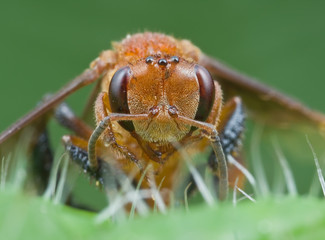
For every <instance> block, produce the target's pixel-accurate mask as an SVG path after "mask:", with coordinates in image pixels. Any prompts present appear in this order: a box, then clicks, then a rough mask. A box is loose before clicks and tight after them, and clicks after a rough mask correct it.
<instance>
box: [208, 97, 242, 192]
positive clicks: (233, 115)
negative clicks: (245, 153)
mask: <svg viewBox="0 0 325 240" xmlns="http://www.w3.org/2000/svg"><path fill="white" fill-rule="evenodd" d="M244 123H245V112H244V108H243V104H242V101H241V99H240V98H239V97H234V98H232V99H230V100H229V101H228V102H227V103H226V104H225V106H224V107H223V109H222V112H221V116H220V123H219V125H218V132H219V134H220V135H219V136H220V140H221V145H222V148H223V152H224V154H225V156H226V158H228V156H232V157H233V158H235V159H236V160H238V161H239V162H241V163H242V159H241V155H240V153H241V147H242V135H243V132H244V129H245V127H244ZM214 159H215V154H214V152H212V153H211V155H210V157H209V164H213V161H214ZM228 168H229V169H228V173H229V184H230V186H232V187H234V186H233V185H234V183H235V181H236V178H238V179H239V181H238V182H237V184H238V186H242V185H243V180H244V176H243V174H242V173H241V172H240V171H239V170H238V169H237V168H235V167H234V166H233V165H230V166H228Z"/></svg>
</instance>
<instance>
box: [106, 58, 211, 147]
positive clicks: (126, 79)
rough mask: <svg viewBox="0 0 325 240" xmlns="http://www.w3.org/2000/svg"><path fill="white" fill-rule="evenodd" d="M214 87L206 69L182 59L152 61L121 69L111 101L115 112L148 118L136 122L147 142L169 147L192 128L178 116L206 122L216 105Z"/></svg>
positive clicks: (111, 94) (111, 90)
mask: <svg viewBox="0 0 325 240" xmlns="http://www.w3.org/2000/svg"><path fill="white" fill-rule="evenodd" d="M214 95H215V90H214V83H213V80H212V78H211V76H210V74H209V73H208V72H207V70H205V69H204V68H203V67H201V66H199V65H196V64H193V63H189V62H187V61H186V60H184V59H180V58H179V57H176V56H174V57H152V56H149V57H147V58H146V59H144V60H142V61H139V62H138V63H137V64H135V65H132V66H126V67H123V68H121V69H119V70H118V71H117V72H116V73H115V74H114V76H113V77H112V80H111V83H110V87H109V100H110V105H111V107H112V110H113V112H119V113H130V114H149V117H148V119H147V120H141V121H133V126H130V125H128V126H127V125H126V124H124V125H123V124H121V125H122V126H123V127H124V128H126V129H127V130H129V131H133V130H135V132H136V133H137V134H138V135H140V136H141V137H142V138H143V139H144V140H146V141H149V142H158V143H167V142H172V141H177V140H180V139H182V138H183V137H184V136H185V135H186V134H187V133H188V132H189V131H190V128H191V126H189V125H186V124H183V123H180V122H178V121H177V117H178V116H180V115H181V116H183V117H187V118H190V119H196V120H200V121H204V120H205V119H206V118H207V117H208V115H209V113H210V111H211V108H212V105H213V102H214V97H215V96H214Z"/></svg>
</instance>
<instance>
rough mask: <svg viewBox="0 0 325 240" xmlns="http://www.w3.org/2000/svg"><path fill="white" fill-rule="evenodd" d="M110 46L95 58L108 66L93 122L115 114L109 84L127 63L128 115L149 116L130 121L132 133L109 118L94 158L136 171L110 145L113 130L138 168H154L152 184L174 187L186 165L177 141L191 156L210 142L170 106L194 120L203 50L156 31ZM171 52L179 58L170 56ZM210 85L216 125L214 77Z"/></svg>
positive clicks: (218, 97) (218, 102)
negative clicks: (182, 168)
mask: <svg viewBox="0 0 325 240" xmlns="http://www.w3.org/2000/svg"><path fill="white" fill-rule="evenodd" d="M113 46H114V50H108V51H104V52H103V53H102V54H101V55H100V57H99V58H100V60H101V61H103V62H109V64H110V68H109V71H108V72H107V73H106V75H105V76H104V78H103V79H102V82H101V93H100V94H99V96H98V97H97V100H96V103H95V114H96V120H97V125H98V124H99V123H100V122H101V121H102V120H103V119H104V118H105V117H106V116H108V115H110V114H111V113H112V112H114V111H112V106H111V104H110V101H109V97H110V92H109V88H110V85H111V80H112V79H113V76H114V74H115V73H116V72H117V70H119V69H121V68H123V67H125V66H128V67H129V69H130V72H131V73H130V75H131V76H130V78H129V80H128V84H127V88H126V89H125V91H126V93H127V96H126V98H127V105H128V108H129V113H130V114H149V116H150V117H148V118H147V119H145V120H133V121H132V122H133V125H134V131H131V132H130V131H127V130H125V129H124V128H123V127H122V126H121V124H120V123H118V122H116V121H115V122H112V129H107V130H106V131H105V132H104V134H102V135H101V137H100V139H99V141H98V142H97V153H98V156H99V157H100V158H102V159H105V160H106V161H109V162H110V163H111V164H117V165H118V167H119V168H121V169H123V170H124V171H125V172H126V173H132V172H134V171H135V169H137V166H136V164H133V163H132V162H131V161H130V160H129V159H128V158H127V157H125V154H123V153H121V150H120V149H118V148H116V147H115V145H112V144H110V141H111V132H113V133H114V135H115V139H116V143H117V144H118V145H119V146H122V147H125V148H127V151H130V152H132V153H133V154H134V155H135V156H136V158H137V159H139V161H140V163H141V165H142V166H147V165H148V164H151V165H152V166H153V175H154V178H155V182H156V184H157V185H161V189H162V190H163V191H165V192H166V190H167V192H169V191H173V190H174V188H175V187H176V185H177V183H178V181H177V177H178V175H179V170H180V168H181V166H182V165H183V164H184V161H183V160H184V159H183V157H184V156H182V155H181V153H180V151H178V150H177V148H176V147H175V143H176V142H177V143H179V144H180V146H181V147H182V148H184V149H185V150H186V151H187V153H188V154H189V156H193V155H194V154H197V153H201V152H204V151H206V150H207V148H208V147H209V140H208V139H206V138H204V136H203V135H202V134H200V131H199V130H195V129H193V128H192V127H191V126H190V125H189V124H186V123H182V122H177V121H176V120H175V118H174V117H173V114H171V113H170V108H171V106H172V107H174V108H175V109H177V116H178V115H179V116H184V117H186V118H189V119H194V118H195V116H196V114H197V111H198V105H199V101H200V86H199V82H198V79H197V76H196V75H195V66H196V65H197V62H198V60H199V58H200V54H201V52H200V50H199V49H198V48H197V47H195V46H194V45H192V44H191V43H190V42H189V41H187V40H176V39H174V38H173V37H170V36H166V35H163V34H157V33H144V34H135V35H133V36H127V37H126V38H125V39H124V40H123V41H121V42H119V43H113ZM175 56H176V57H177V61H175V58H173V57H175ZM148 57H150V59H149V60H150V61H149V60H148ZM161 59H163V60H164V61H165V60H166V62H162V61H160V60H161ZM159 61H160V62H159ZM213 87H214V88H215V91H214V96H213V99H211V102H212V108H211V110H210V111H209V112H208V114H207V116H206V120H205V122H206V123H209V124H212V125H214V126H215V127H216V128H218V125H219V120H221V119H222V117H221V116H220V115H221V109H222V92H221V89H220V86H219V84H218V83H217V82H216V81H214V84H213ZM153 115H154V116H153ZM224 120H227V119H224ZM155 153H159V154H155ZM112 156H113V157H112ZM238 174H239V173H238V172H237V171H234V170H233V171H232V174H230V181H231V182H234V178H235V176H234V175H236V176H237V175H238ZM139 176H140V175H139ZM139 176H138V177H137V178H139ZM147 184H148V182H146V181H145V182H144V183H143V184H142V185H143V187H146V186H147ZM167 198H168V197H167Z"/></svg>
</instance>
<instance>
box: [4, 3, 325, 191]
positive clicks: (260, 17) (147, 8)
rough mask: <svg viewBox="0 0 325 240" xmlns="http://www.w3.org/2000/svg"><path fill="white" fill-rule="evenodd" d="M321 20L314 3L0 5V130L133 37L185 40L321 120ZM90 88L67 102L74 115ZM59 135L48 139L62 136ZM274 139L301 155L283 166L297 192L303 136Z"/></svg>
mask: <svg viewBox="0 0 325 240" xmlns="http://www.w3.org/2000/svg"><path fill="white" fill-rule="evenodd" d="M324 12H325V1H316V0H315V1H297V0H295V1H294V0H286V1H283V0H277V1H260V0H246V1H229V0H223V1H193V0H188V1H169V0H165V1H149V0H145V1H104V0H92V1H90V0H89V1H86V0H79V1H67V0H65V1H63V0H56V1H41V0H29V1H23V0H21V1H18V0H12V1H1V3H0V25H1V28H0V29H1V32H0V33H1V37H0V42H1V44H0V79H1V80H0V83H1V84H0V90H1V94H0V109H1V118H0V131H2V130H4V129H5V128H6V127H8V126H9V125H10V124H11V123H13V122H14V121H15V120H17V119H18V118H19V117H20V116H22V115H23V114H25V113H26V112H27V111H28V110H30V109H32V108H33V107H34V106H35V105H36V104H37V103H38V102H39V101H40V100H41V99H42V97H44V95H45V94H47V93H53V92H55V91H57V90H58V89H60V87H61V86H63V85H64V84H65V83H67V82H68V81H69V80H70V79H72V78H73V77H75V76H76V75H78V74H80V73H81V72H82V71H83V70H84V69H85V68H87V67H88V65H89V63H90V62H91V61H92V60H93V59H94V58H96V57H97V56H98V54H99V53H100V52H101V51H102V50H104V49H109V48H111V41H119V40H121V39H122V38H124V37H125V36H126V34H129V33H136V32H143V31H159V32H163V33H167V34H171V35H174V36H175V37H177V38H185V39H190V40H191V41H192V42H193V43H194V44H196V45H197V46H199V47H200V48H201V49H202V50H203V51H204V52H205V53H207V54H209V55H211V56H215V57H217V58H219V59H221V60H223V61H224V62H226V63H228V64H229V65H231V66H233V67H234V68H235V69H238V70H240V71H242V72H245V73H247V74H248V75H251V76H254V77H256V78H258V79H260V80H261V81H264V82H265V83H267V84H268V85H271V86H274V87H276V88H278V89H280V90H281V91H282V92H285V93H287V94H288V95H290V96H293V97H295V98H297V99H299V100H301V101H303V102H304V103H306V104H307V105H308V106H310V107H312V108H314V109H318V110H320V111H323V112H325V103H324V101H323V99H324V97H323V96H324V94H323V92H324V90H323V88H324V86H325V64H324V63H325V61H324V59H325V14H324ZM90 88H91V87H87V88H86V89H83V90H81V91H79V92H77V93H76V94H74V95H73V96H72V97H71V98H69V100H68V102H69V103H70V105H71V106H72V108H73V109H75V110H76V111H77V112H80V111H81V110H82V108H83V106H84V103H85V102H86V99H87V98H88V94H89V93H88V92H89V90H90ZM60 131H62V132H60ZM60 131H56V132H55V134H57V135H59V136H61V135H62V134H64V133H66V131H64V130H60ZM282 135H283V136H282V140H281V141H282V143H283V142H285V143H291V144H287V145H289V151H291V152H296V150H297V148H299V150H300V152H299V151H298V152H299V153H298V155H299V154H300V153H301V152H303V153H304V154H305V155H303V156H302V157H300V158H303V160H302V161H300V160H299V159H298V160H297V159H295V160H296V161H298V162H299V161H300V163H299V164H297V163H292V164H291V166H294V167H295V168H296V169H294V170H295V172H297V174H299V176H308V177H307V179H306V178H305V177H300V178H298V179H297V181H298V182H297V184H298V185H299V186H304V187H303V188H304V192H305V191H306V189H307V188H309V186H310V181H311V176H312V174H313V173H314V172H315V169H314V164H313V161H312V155H311V152H310V150H309V148H308V145H307V144H306V141H305V138H304V135H302V136H300V138H299V139H298V140H299V141H300V143H299V145H297V144H296V143H295V142H294V141H293V140H296V139H295V138H294V137H292V135H290V134H288V133H282ZM246 138H247V139H248V140H249V139H250V133H247V134H246ZM299 141H298V142H299ZM56 142H57V143H58V142H59V141H56ZM246 142H248V145H249V146H248V147H247V148H251V146H252V144H251V143H250V141H246ZM246 142H245V144H246ZM258 143H259V142H258ZM282 143H281V144H282ZM301 143H302V145H303V148H300V146H301ZM270 144H272V143H270V140H269V139H267V141H266V143H265V144H264V146H263V147H262V148H261V151H263V156H262V157H265V156H266V155H268V156H269V157H268V158H266V159H263V160H264V162H268V163H267V164H268V165H267V166H266V169H267V174H269V175H270V176H269V178H271V179H272V178H273V179H276V178H277V176H275V177H274V176H273V172H272V171H269V168H271V167H274V166H273V165H274V149H273V148H272V147H271V148H270ZM282 145H283V144H282ZM253 147H254V146H253ZM321 149H323V144H322V142H321ZM318 153H319V152H318ZM296 155H297V154H296ZM247 158H248V159H251V156H248V157H247ZM305 159H307V160H308V165H309V170H308V171H309V172H308V173H307V172H306V166H307V165H306V162H307V161H305ZM251 165H252V164H251Z"/></svg>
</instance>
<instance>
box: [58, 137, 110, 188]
mask: <svg viewBox="0 0 325 240" xmlns="http://www.w3.org/2000/svg"><path fill="white" fill-rule="evenodd" d="M62 141H63V144H64V146H65V148H66V150H67V152H68V153H69V156H70V158H71V159H72V161H74V162H75V163H76V164H78V165H79V166H80V167H81V168H82V169H83V171H84V172H85V173H87V174H88V175H89V176H91V177H93V178H94V179H95V180H96V182H97V184H100V185H107V182H106V181H105V177H108V176H112V174H109V172H111V170H110V166H109V164H108V163H106V162H105V161H103V160H101V159H100V158H97V163H98V166H99V167H98V169H96V170H94V169H92V168H91V167H90V165H89V157H88V152H87V147H88V142H87V141H86V140H84V139H82V138H79V137H77V136H69V135H65V136H63V137H62Z"/></svg>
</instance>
